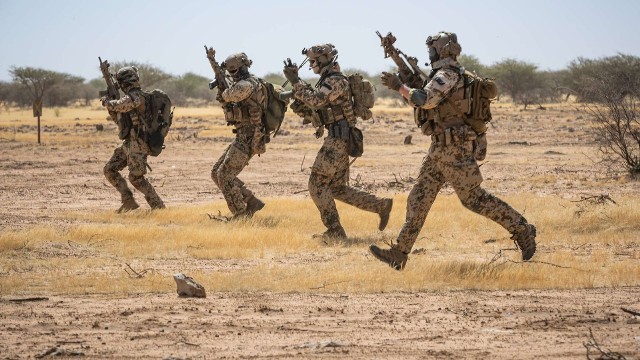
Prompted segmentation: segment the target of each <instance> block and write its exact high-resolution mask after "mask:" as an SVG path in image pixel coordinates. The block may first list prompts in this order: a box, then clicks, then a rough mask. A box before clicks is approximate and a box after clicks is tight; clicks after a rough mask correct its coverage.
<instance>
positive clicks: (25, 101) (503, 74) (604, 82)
mask: <svg viewBox="0 0 640 360" xmlns="http://www.w3.org/2000/svg"><path fill="white" fill-rule="evenodd" d="M459 62H460V64H462V65H463V66H464V67H465V68H466V69H467V70H470V71H472V72H475V73H476V74H478V75H480V76H483V77H490V78H493V79H495V81H496V82H497V84H498V88H499V90H500V96H501V97H502V98H503V99H504V98H505V97H507V98H508V99H509V100H510V101H512V102H513V103H516V104H520V105H522V106H524V108H525V109H526V108H527V106H529V105H535V104H538V105H540V104H542V103H549V102H558V101H561V100H563V98H565V97H568V96H571V95H573V96H575V98H576V99H577V101H579V102H602V101H605V99H604V98H603V97H602V94H601V92H602V90H603V89H604V88H606V90H607V92H608V93H611V92H613V93H616V94H617V96H619V97H621V98H622V97H624V96H625V95H634V96H637V95H638V91H639V90H638V89H639V88H640V86H639V84H640V58H639V57H636V56H631V55H625V54H617V55H615V56H609V57H604V58H600V59H586V58H577V59H575V60H573V61H572V62H571V63H570V64H569V65H568V67H567V68H566V69H562V70H555V71H551V70H541V69H539V68H538V66H537V65H535V64H533V63H529V62H526V61H521V60H517V59H504V60H502V61H499V62H496V63H494V64H492V65H484V64H482V63H481V62H480V61H479V60H478V58H476V57H475V56H473V55H462V56H460V58H459ZM125 65H135V66H137V67H138V70H139V72H140V78H141V85H142V87H143V88H161V89H163V90H164V91H166V92H167V93H168V94H169V96H170V97H171V99H172V101H173V102H174V103H175V104H176V105H178V106H202V105H211V104H214V103H215V91H214V92H212V91H210V90H209V87H208V84H209V81H211V79H210V78H208V77H205V76H201V75H198V74H195V73H191V72H188V73H185V74H183V75H177V76H176V75H172V74H169V73H167V72H165V71H163V70H161V69H160V68H158V67H155V66H153V65H150V64H144V63H138V62H135V61H122V62H117V63H113V64H112V65H111V69H112V71H116V70H117V69H119V68H120V67H122V66H125ZM344 72H346V73H353V72H359V73H361V74H362V75H363V76H364V77H365V78H366V79H368V80H369V81H371V82H372V83H373V84H374V85H375V86H376V96H377V97H381V98H382V97H394V96H397V94H396V93H395V92H392V91H389V90H388V89H387V88H386V87H384V86H383V85H382V84H381V83H380V74H369V73H367V72H366V71H362V70H358V69H353V68H352V69H345V71H344ZM9 73H10V75H11V77H12V81H10V82H5V81H0V104H1V105H4V106H18V107H26V106H31V104H32V102H33V100H34V99H35V98H40V99H42V101H43V105H44V106H45V107H60V106H68V105H71V104H85V105H88V104H90V102H91V101H92V100H95V99H97V98H98V91H99V90H101V89H103V88H104V87H105V84H104V80H103V79H102V77H97V78H95V79H91V80H88V81H87V80H85V79H83V78H82V77H79V76H75V75H71V74H66V73H59V72H55V71H51V70H46V69H39V68H31V67H15V66H14V67H12V68H10V69H9ZM264 78H265V80H267V81H270V82H272V83H274V84H282V83H284V81H285V79H284V77H283V76H282V74H281V73H269V74H267V75H265V76H264ZM307 80H308V81H309V82H311V83H314V82H315V81H316V79H307ZM36 92H39V93H38V94H36Z"/></svg>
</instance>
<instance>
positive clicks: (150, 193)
mask: <svg viewBox="0 0 640 360" xmlns="http://www.w3.org/2000/svg"><path fill="white" fill-rule="evenodd" d="M136 85H137V84H136ZM104 106H105V107H106V108H107V110H109V112H110V113H112V114H114V113H119V114H126V115H127V116H129V117H130V118H131V120H132V124H133V126H132V127H131V130H130V131H129V134H127V135H126V136H125V138H124V142H123V144H122V145H121V146H120V147H118V148H117V149H116V150H115V151H114V152H113V156H111V159H110V160H109V162H107V164H106V165H105V166H104V175H105V177H106V178H107V180H109V182H110V183H111V185H113V186H114V187H115V188H116V189H117V190H118V192H120V195H121V198H122V203H123V207H121V208H120V209H119V210H118V211H119V212H120V211H125V210H132V209H134V208H137V207H138V205H137V204H136V203H135V200H134V199H133V193H132V192H131V190H129V187H128V186H127V183H126V181H125V180H124V178H123V177H122V175H120V171H122V170H123V169H124V168H125V167H128V168H129V182H131V184H132V185H133V186H134V187H135V188H136V189H137V190H138V191H140V192H141V193H143V194H144V198H145V200H146V201H147V203H148V204H149V206H150V207H151V208H152V209H162V208H164V207H165V205H164V202H163V201H162V199H160V196H159V195H158V193H157V192H156V190H155V189H154V188H153V186H152V185H151V184H150V183H149V181H147V179H145V177H144V175H145V174H146V173H147V167H148V165H147V154H148V151H149V150H148V147H147V145H146V144H145V142H144V141H143V139H142V138H141V137H142V133H143V131H144V125H143V124H144V117H145V98H144V96H143V94H142V90H141V89H140V87H139V85H137V86H132V87H131V88H130V89H128V91H127V94H126V95H125V96H123V97H122V98H121V99H119V100H110V101H105V102H104ZM114 117H115V114H114Z"/></svg>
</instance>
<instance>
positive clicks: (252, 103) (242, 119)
mask: <svg viewBox="0 0 640 360" xmlns="http://www.w3.org/2000/svg"><path fill="white" fill-rule="evenodd" d="M242 80H244V81H247V82H249V83H250V84H251V86H252V87H253V91H252V92H251V95H250V96H249V97H248V98H246V99H244V100H242V101H240V102H237V103H231V104H229V105H230V106H226V107H225V114H224V115H225V120H227V122H228V123H231V124H233V125H235V126H236V127H242V126H246V125H249V124H251V125H261V124H262V114H263V112H264V104H265V102H266V99H267V93H266V89H265V88H264V86H262V84H260V81H259V80H258V79H256V78H255V77H253V76H250V77H248V78H246V79H242Z"/></svg>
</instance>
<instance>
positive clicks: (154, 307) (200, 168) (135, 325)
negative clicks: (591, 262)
mask: <svg viewBox="0 0 640 360" xmlns="http://www.w3.org/2000/svg"><path fill="white" fill-rule="evenodd" d="M176 113H179V111H176ZM376 118H377V119H376V122H374V123H371V122H366V123H365V125H364V126H363V127H364V133H365V154H364V156H363V157H362V158H361V159H358V160H357V161H356V162H355V163H354V165H353V169H352V173H351V178H352V182H353V183H357V184H359V185H362V186H367V188H369V189H371V190H373V191H376V192H378V193H401V194H406V193H407V192H408V190H409V189H410V186H411V179H412V177H415V176H416V175H417V170H418V167H419V164H420V162H421V160H422V158H423V156H424V154H425V153H426V149H427V147H428V144H429V140H428V139H427V138H425V137H423V136H421V135H420V134H419V133H418V132H416V131H415V129H413V124H412V120H411V119H410V118H409V117H408V116H405V115H385V114H380V115H377V116H376ZM401 119H404V120H401ZM398 120H401V121H398ZM493 123H494V125H493V127H492V129H491V130H490V133H489V134H490V135H489V142H490V145H489V156H488V159H487V161H485V162H484V164H483V167H482V171H483V175H484V177H485V182H484V186H485V187H486V188H487V189H489V190H490V191H491V192H493V193H495V194H518V193H534V194H538V195H545V196H546V195H553V196H559V197H563V198H575V199H578V198H579V197H580V196H583V195H600V194H609V195H611V196H612V197H613V198H616V197H619V196H625V195H626V194H635V195H637V194H638V186H637V183H636V182H629V181H624V180H623V179H622V178H620V177H616V176H615V175H612V174H611V173H609V172H607V169H606V168H602V167H600V166H597V165H596V163H595V160H596V157H597V152H596V151H595V149H594V146H593V144H592V141H591V135H589V133H588V131H587V129H588V124H587V122H586V120H585V119H584V118H583V115H581V114H579V113H577V112H575V111H572V109H571V107H567V106H564V107H563V106H557V107H548V108H547V110H544V111H543V110H532V111H527V112H519V111H513V110H509V112H507V110H506V109H504V110H501V108H500V107H497V108H496V111H495V119H494V122H493ZM49 124H50V125H49V127H47V128H45V130H44V132H43V145H40V146H38V145H36V144H33V143H29V142H21V141H14V140H7V138H8V136H3V137H1V138H0V150H1V153H2V157H0V203H1V204H2V206H1V207H0V231H12V230H22V229H28V228H30V227H32V226H35V225H49V226H54V227H59V228H65V227H67V226H70V225H72V224H71V223H70V221H71V220H69V219H68V218H67V217H65V216H64V213H65V212H66V211H68V210H75V211H77V210H86V211H96V210H101V209H114V210H115V209H116V208H117V207H118V206H119V201H118V200H119V199H118V195H117V193H116V192H115V190H113V188H112V187H111V186H110V185H109V184H108V183H107V182H106V180H105V179H104V176H103V174H102V167H103V166H104V164H105V163H106V162H107V160H108V159H109V157H110V156H111V154H112V152H113V149H114V148H115V147H116V146H117V145H118V142H117V139H116V136H115V130H114V129H113V126H112V125H106V126H105V134H112V135H113V136H112V137H111V136H105V135H99V136H98V135H95V134H96V130H95V125H91V124H83V123H82V122H80V121H79V122H78V124H77V125H76V126H73V127H70V128H68V127H67V128H64V127H57V126H55V125H51V123H49ZM220 124H221V121H220V120H203V119H197V118H182V119H179V121H178V122H177V123H176V125H175V126H174V128H173V129H172V135H171V136H172V138H171V139H170V140H171V141H169V143H168V148H167V149H166V150H165V151H164V152H163V154H162V155H161V156H160V157H158V158H153V159H151V160H150V166H151V168H152V169H153V171H152V172H151V173H150V174H149V176H148V178H149V179H150V181H151V182H152V183H153V184H155V185H156V188H157V190H158V192H159V193H160V194H161V195H162V196H163V199H164V200H165V202H166V203H167V205H168V206H174V205H175V206H188V205H189V204H202V203H207V202H211V201H213V200H220V199H222V196H221V194H220V193H219V191H218V190H217V189H216V188H215V186H214V185H213V183H212V181H211V179H210V175H209V171H210V168H211V165H212V164H213V163H214V162H215V160H216V159H217V157H218V156H219V155H220V154H221V152H222V151H223V150H224V148H225V146H226V145H227V144H228V143H229V142H230V140H231V134H230V131H229V133H228V134H227V135H226V136H222V137H203V136H197V133H198V131H200V130H203V129H207V128H208V127H211V126H220ZM298 124H299V120H294V119H291V123H290V125H289V126H288V127H287V126H285V130H287V132H286V133H285V134H282V135H281V136H278V137H276V138H275V139H273V141H272V144H270V148H269V151H268V152H267V153H266V154H265V155H263V156H261V157H260V158H257V159H254V160H252V162H251V164H250V166H249V167H248V168H247V169H246V170H245V171H244V172H243V173H242V175H241V178H242V179H243V180H244V181H245V182H247V183H248V184H250V186H251V188H252V189H253V190H255V192H256V193H257V194H261V195H262V196H265V197H289V196H292V197H300V198H304V197H307V195H306V193H305V191H304V190H305V189H306V183H307V179H308V173H309V171H308V168H309V166H311V164H312V162H313V158H314V156H315V153H316V152H317V149H318V148H319V147H320V145H321V141H320V140H315V139H314V138H313V136H312V135H311V133H312V130H311V129H308V128H302V127H301V126H300V125H298ZM23 129H24V131H28V132H33V131H34V127H33V126H29V127H26V128H23ZM1 130H2V131H3V132H4V134H3V135H6V134H7V133H8V132H10V131H14V132H15V131H16V130H15V129H13V130H12V129H8V128H4V129H1ZM229 130H230V129H229ZM53 133H69V134H71V135H72V136H87V137H91V136H95V137H96V139H97V140H96V141H82V142H77V143H74V142H73V141H67V142H65V141H51V140H47V136H48V135H49V134H53ZM194 134H196V136H194ZM407 135H413V140H412V145H402V143H403V140H404V138H405V136H407ZM57 139H62V140H64V137H58V138H57ZM125 173H126V171H125ZM443 191H450V189H444V190H443ZM139 195H140V194H136V196H138V199H139V200H140V201H143V200H142V199H141V197H140V196H139ZM309 201H311V200H309ZM0 294H6V292H4V291H2V289H0ZM32 295H33V296H25V297H18V296H7V295H4V296H1V297H0V318H1V319H2V321H1V322H0V359H4V358H6V359H14V358H33V357H41V356H45V357H47V356H55V355H62V356H63V357H64V356H68V357H71V356H74V355H78V356H80V355H81V356H83V357H84V358H165V359H186V358H194V359H195V358H293V357H295V358H321V357H322V358H325V357H328V358H337V357H341V358H361V359H371V358H405V359H407V358H409V359H411V358H416V359H418V358H450V359H453V358H473V359H475V358H505V359H507V358H584V357H585V355H586V354H587V347H588V346H587V347H585V344H588V343H592V344H595V342H596V341H597V344H599V346H600V348H601V350H602V351H604V352H608V351H617V352H620V353H621V354H622V355H624V356H625V357H626V358H627V359H633V358H640V317H639V316H634V315H633V314H631V313H629V312H625V311H624V310H622V309H623V308H624V309H627V310H630V311H632V312H633V311H636V312H637V311H640V288H639V287H625V288H602V289H599V288H596V289H581V290H527V291H475V290H457V291H443V292H417V293H382V294H326V293H308V292H305V293H304V294H298V293H244V292H243V293H214V294H209V296H208V297H207V298H206V299H177V297H176V295H175V294H161V295H158V294H144V295H132V296H130V297H126V298H119V297H114V296H110V295H95V294H89V295H87V296H74V297H69V296H64V295H48V294H32ZM28 298H31V299H28ZM34 298H36V299H34ZM37 298H42V299H37ZM590 331H591V332H592V335H593V337H591V335H590ZM589 348H590V349H591V354H592V358H597V357H598V356H600V355H602V354H601V353H600V351H599V350H597V349H596V348H594V347H589Z"/></svg>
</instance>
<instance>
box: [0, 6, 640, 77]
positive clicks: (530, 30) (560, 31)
mask: <svg viewBox="0 0 640 360" xmlns="http://www.w3.org/2000/svg"><path fill="white" fill-rule="evenodd" d="M639 16H640V1H634V0H611V1H608V2H605V1H602V0H597V1H596V0H584V1H578V0H565V1H563V0H535V1H531V0H529V1H519V0H512V1H498V0H482V1H471V0H469V1H467V0H459V1H456V2H454V1H444V0H442V1H431V0H425V1H417V0H394V1H383V0H368V1H347V0H342V1H339V0H329V1H321V0H315V1H307V0H298V1H293V0H287V1H275V0H272V1H268V0H260V1H259V0H245V1H242V0H227V1H214V0H209V1H205V0H196V1H188V0H185V1H180V2H178V1H168V0H154V1H142V0H139V1H135V0H128V1H122V0H109V1H94V0H56V1H52V0H0V34H2V35H0V80H5V81H6V80H10V75H9V73H8V69H9V67H10V66H12V65H16V66H33V67H41V68H45V69H49V70H55V71H60V72H66V73H70V74H74V75H79V76H82V77H84V78H86V79H92V78H96V77H99V76H100V73H99V69H98V56H101V57H102V58H103V59H109V60H110V61H111V62H115V61H122V60H135V61H139V62H148V63H150V64H152V65H155V66H157V67H159V68H161V69H163V70H164V71H167V72H169V73H171V74H174V75H181V74H184V73H185V72H189V71H190V72H194V73H196V74H200V75H203V76H207V77H211V76H212V75H211V69H210V67H209V63H208V61H207V59H206V57H205V53H204V47H203V45H205V44H206V45H208V46H213V47H214V48H215V49H216V50H217V52H218V57H219V58H220V61H221V60H224V58H225V57H226V56H227V55H228V54H230V53H234V52H239V51H244V52H246V53H247V54H248V55H249V57H250V58H251V59H252V60H253V62H254V65H253V66H252V68H251V70H252V72H253V73H255V74H257V75H264V74H266V73H268V72H280V71H281V70H282V61H283V60H284V59H285V58H287V57H291V58H292V59H293V60H294V61H295V62H298V63H299V62H300V60H301V59H302V55H301V54H300V50H301V49H302V48H303V47H308V46H310V45H314V44H318V43H325V42H331V43H333V44H334V45H335V46H336V47H337V49H338V51H339V59H340V63H341V65H342V66H343V68H359V69H363V70H366V71H369V72H372V73H373V72H379V71H382V70H386V69H388V68H390V67H391V66H392V61H391V60H390V59H384V58H383V52H382V48H381V47H380V42H379V40H378V38H377V36H376V35H375V31H376V30H379V31H380V32H381V33H382V34H386V33H387V32H388V31H392V32H393V33H394V35H395V36H396V37H397V38H398V41H397V42H396V45H397V46H398V47H399V48H400V49H401V50H403V51H404V52H405V53H407V54H410V55H413V56H416V57H418V59H419V60H420V63H421V64H422V63H424V62H425V61H426V59H427V51H426V47H425V45H424V42H425V39H426V37H427V36H428V35H430V34H432V33H435V32H437V31H439V30H447V31H453V32H456V33H457V34H458V38H459V41H460V43H461V45H462V51H463V53H466V54H471V55H475V56H476V57H478V58H479V59H480V61H481V62H482V63H484V64H486V65H490V64H492V63H494V62H496V61H500V60H502V59H505V58H516V59H519V60H524V61H528V62H531V63H534V64H536V65H538V66H539V68H540V69H542V70H546V69H551V70H557V69H562V68H565V67H566V66H567V65H568V64H569V62H570V61H571V60H574V59H575V58H577V57H579V56H582V57H586V58H599V57H603V56H610V55H615V54H616V53H618V52H622V53H625V54H630V55H636V56H640V40H638V35H639V34H640V21H638V20H639V19H638V17H639ZM302 75H303V76H310V75H311V72H310V70H307V69H306V68H305V70H304V71H302Z"/></svg>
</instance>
